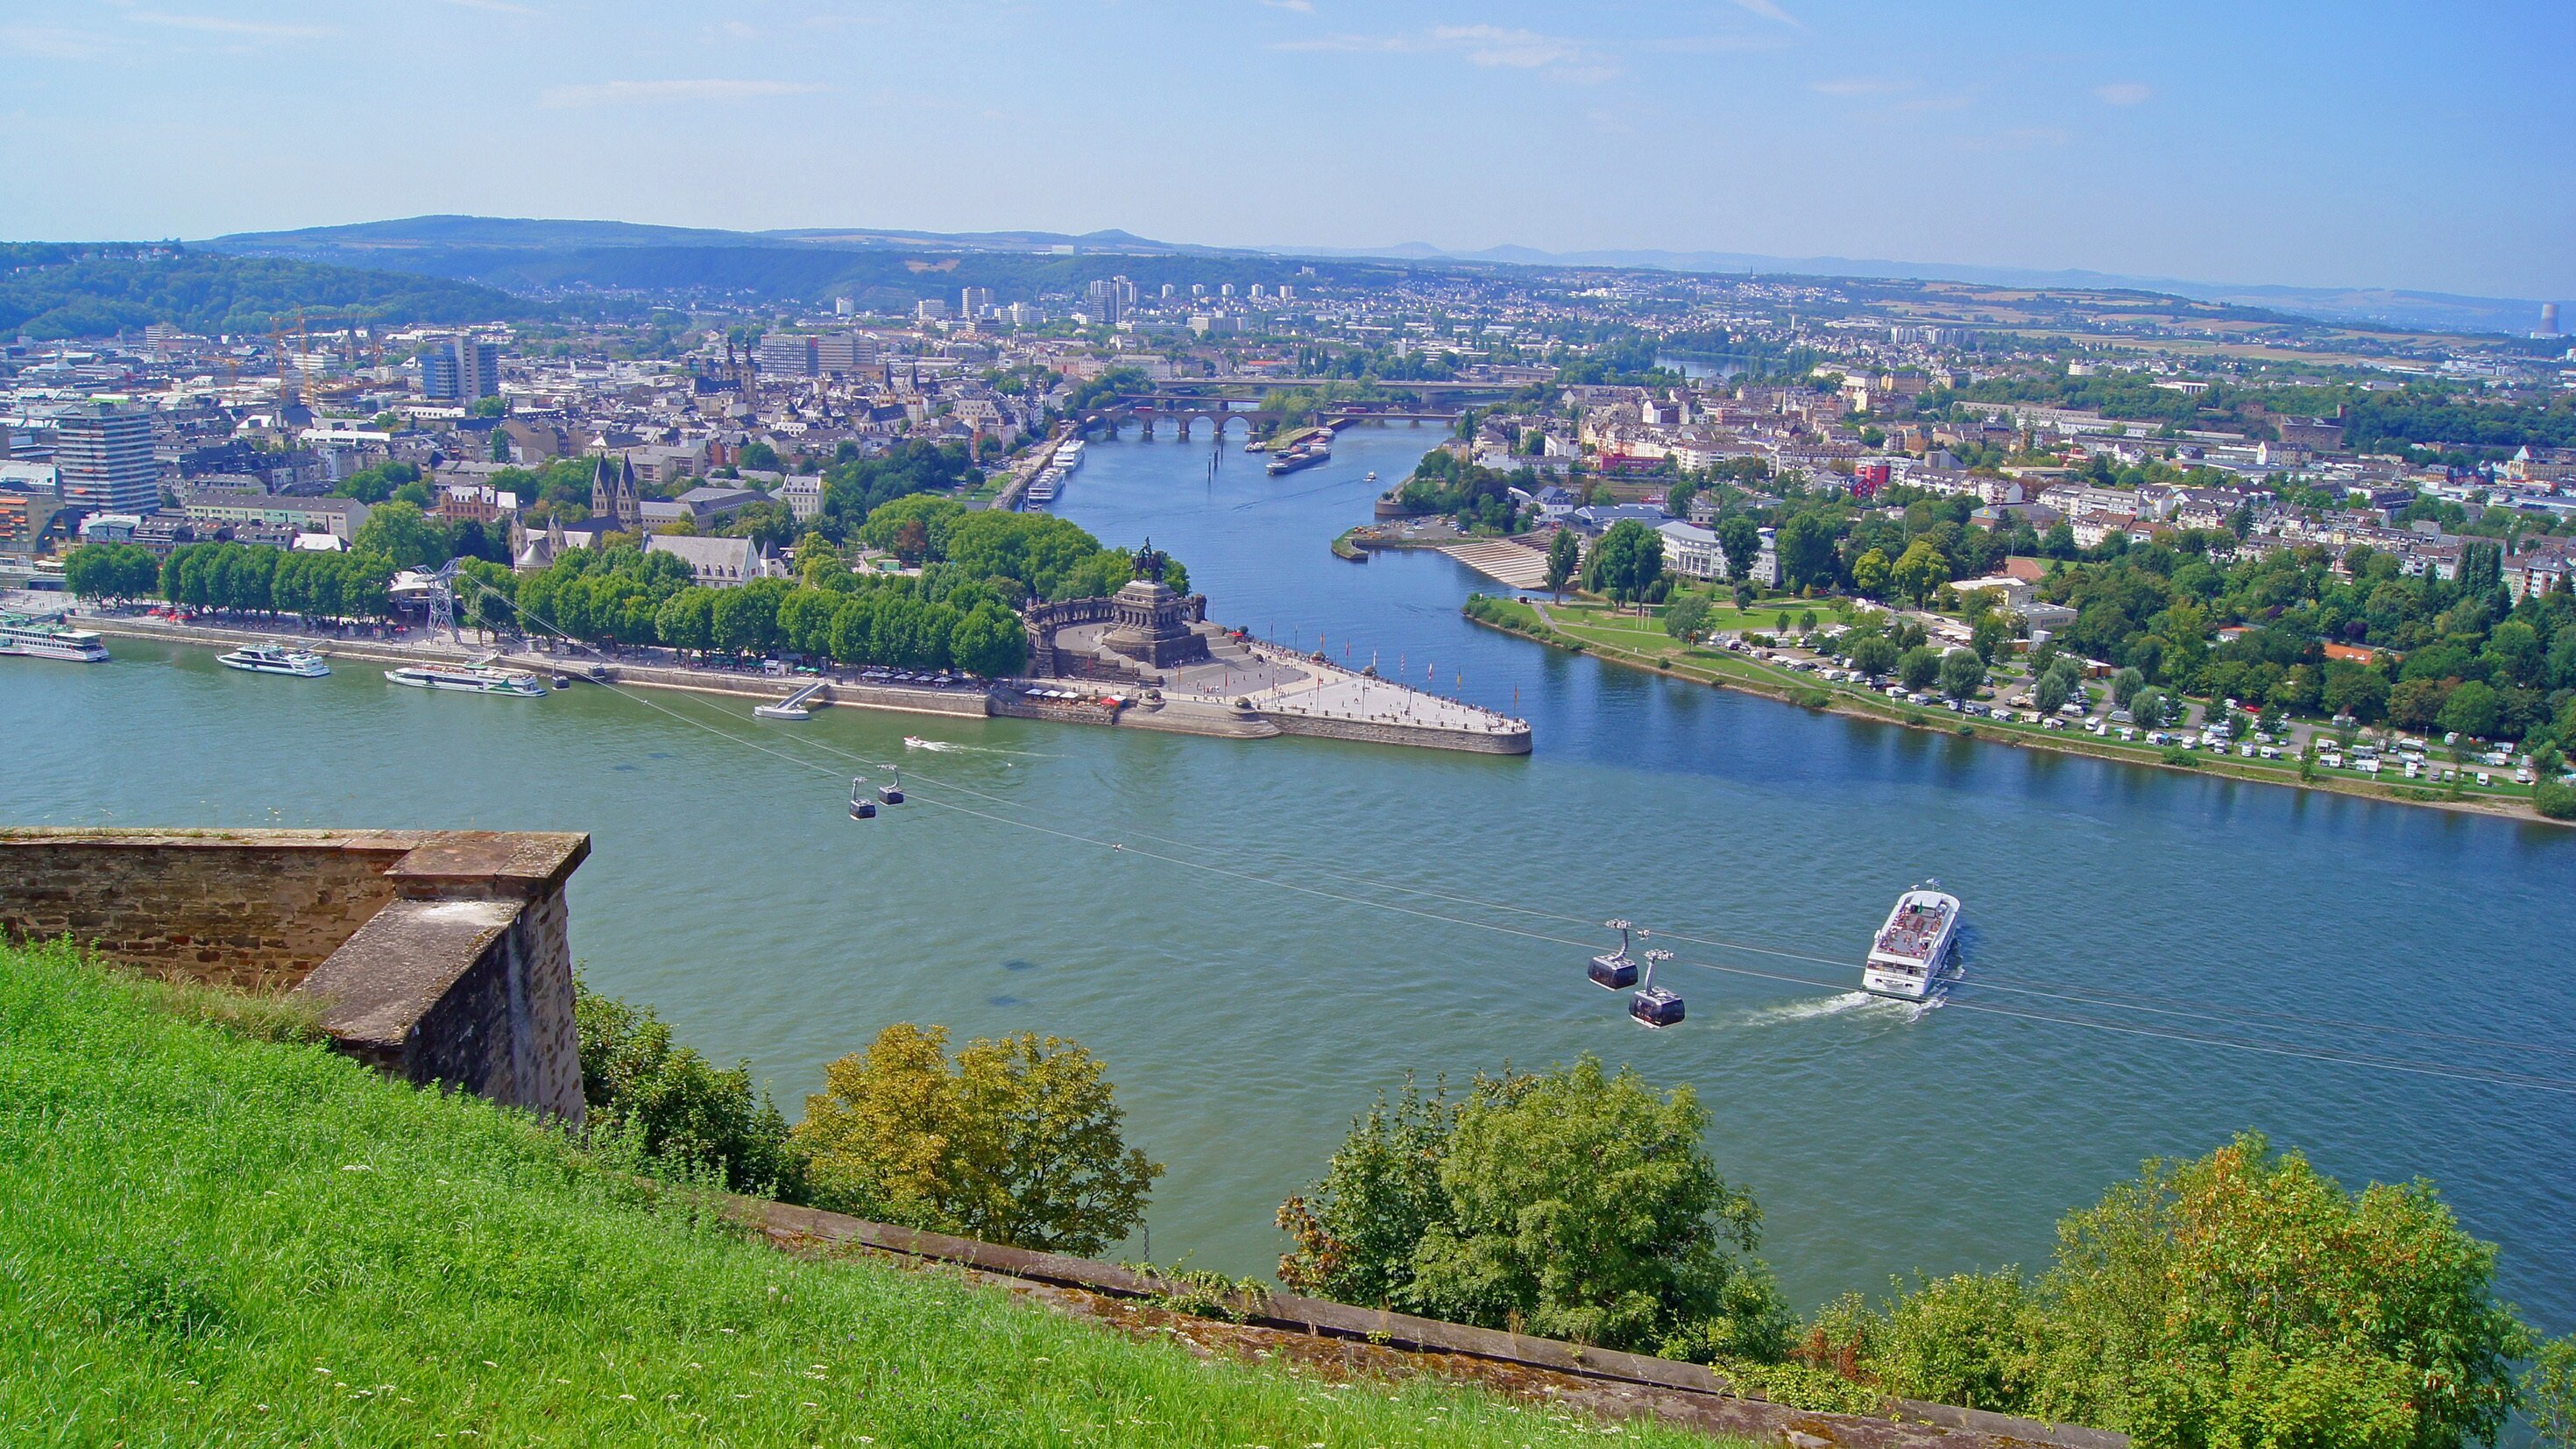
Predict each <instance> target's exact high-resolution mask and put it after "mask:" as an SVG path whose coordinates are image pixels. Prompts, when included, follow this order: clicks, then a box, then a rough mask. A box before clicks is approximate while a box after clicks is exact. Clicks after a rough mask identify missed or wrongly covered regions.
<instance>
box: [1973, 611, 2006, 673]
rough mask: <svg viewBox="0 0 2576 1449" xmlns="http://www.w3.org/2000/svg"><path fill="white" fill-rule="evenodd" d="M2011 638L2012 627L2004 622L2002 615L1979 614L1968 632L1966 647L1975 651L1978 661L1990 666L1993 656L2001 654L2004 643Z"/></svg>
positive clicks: (1993, 660)
mask: <svg viewBox="0 0 2576 1449" xmlns="http://www.w3.org/2000/svg"><path fill="white" fill-rule="evenodd" d="M2011 637H2012V626H2011V625H2009V624H2007V623H2005V622H2004V620H2003V616H2002V615H2000V614H1995V613H1991V612H1990V613H1985V614H1980V615H1978V616H1977V622H1976V625H1975V627H1974V628H1972V629H1970V630H1969V631H1968V647H1969V648H1971V649H1974V650H1976V651H1977V657H1978V658H1979V659H1982V660H1984V661H1985V662H1987V663H1988V664H1992V663H1994V662H1995V656H1997V655H1998V654H2001V653H2002V652H2003V648H2004V641H2005V640H2007V639H2010V638H2011Z"/></svg>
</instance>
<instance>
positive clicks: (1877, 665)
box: [1851, 634, 1897, 678]
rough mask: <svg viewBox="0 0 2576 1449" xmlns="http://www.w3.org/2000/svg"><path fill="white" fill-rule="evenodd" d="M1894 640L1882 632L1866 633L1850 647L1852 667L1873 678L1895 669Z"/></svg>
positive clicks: (1895, 652)
mask: <svg viewBox="0 0 2576 1449" xmlns="http://www.w3.org/2000/svg"><path fill="white" fill-rule="evenodd" d="M1896 656H1897V648H1896V641H1895V640H1893V639H1890V638H1888V637H1887V636H1886V635H1884V634H1868V635H1864V636H1862V638H1861V639H1860V640H1859V642H1857V643H1855V644H1853V645H1852V647H1851V662H1852V668H1854V669H1857V670H1859V671H1860V672H1861V673H1863V674H1866V675H1869V676H1871V677H1873V678H1875V677H1877V676H1880V675H1885V674H1892V673H1894V672H1895V671H1896Z"/></svg>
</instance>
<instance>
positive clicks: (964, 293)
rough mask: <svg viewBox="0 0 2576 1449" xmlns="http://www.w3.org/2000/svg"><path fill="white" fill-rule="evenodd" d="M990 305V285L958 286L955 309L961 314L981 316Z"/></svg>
mask: <svg viewBox="0 0 2576 1449" xmlns="http://www.w3.org/2000/svg"><path fill="white" fill-rule="evenodd" d="M992 306H993V289H992V288H990V287H960V288H959V289H958V290H957V310H958V312H959V314H960V315H962V316H966V317H981V316H983V315H984V314H985V313H986V312H987V311H990V310H991V309H992Z"/></svg>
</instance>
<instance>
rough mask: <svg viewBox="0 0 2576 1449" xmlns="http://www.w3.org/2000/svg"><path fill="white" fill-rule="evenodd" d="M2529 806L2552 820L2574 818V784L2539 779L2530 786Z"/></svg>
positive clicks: (2575, 788) (2575, 803) (2575, 815)
mask: <svg viewBox="0 0 2576 1449" xmlns="http://www.w3.org/2000/svg"><path fill="white" fill-rule="evenodd" d="M2531 808H2533V809H2535V810H2537V811H2539V812H2540V813H2541V814H2543V815H2546V816H2548V817H2549V818H2550V819H2552V820H2576V785H2568V784H2562V783H2560V782H2559V781H2556V780H2543V781H2541V782H2540V783H2539V784H2537V785H2534V786H2532V787H2531Z"/></svg>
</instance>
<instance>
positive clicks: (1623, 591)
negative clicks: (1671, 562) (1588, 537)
mask: <svg viewBox="0 0 2576 1449" xmlns="http://www.w3.org/2000/svg"><path fill="white" fill-rule="evenodd" d="M1663 573H1664V536H1663V535H1662V534H1660V533H1657V532H1655V531H1654V530H1653V529H1651V528H1648V527H1647V526H1646V525H1644V524H1642V523H1640V522H1638V521H1637V520H1635V519H1633V518H1623V519H1621V520H1619V521H1618V522H1617V523H1614V524H1612V525H1610V528H1609V530H1608V531H1607V532H1605V533H1603V534H1602V535H1601V541H1600V542H1599V543H1596V544H1594V545H1593V546H1592V556H1591V557H1590V558H1589V559H1588V560H1586V561H1585V563H1584V587H1585V588H1588V589H1590V590H1591V591H1592V592H1594V593H1597V594H1606V595H1608V596H1609V597H1610V598H1611V599H1613V600H1616V601H1618V602H1620V603H1633V602H1635V601H1637V600H1639V599H1642V598H1644V597H1645V596H1646V591H1647V589H1649V588H1651V587H1653V585H1654V583H1655V581H1656V580H1657V579H1660V578H1662V577H1663Z"/></svg>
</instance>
